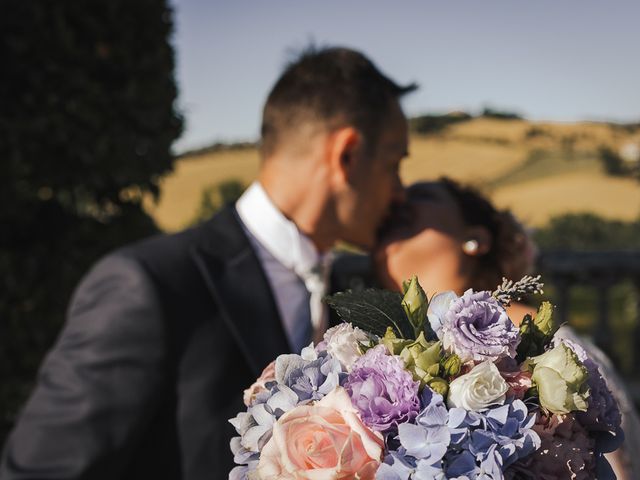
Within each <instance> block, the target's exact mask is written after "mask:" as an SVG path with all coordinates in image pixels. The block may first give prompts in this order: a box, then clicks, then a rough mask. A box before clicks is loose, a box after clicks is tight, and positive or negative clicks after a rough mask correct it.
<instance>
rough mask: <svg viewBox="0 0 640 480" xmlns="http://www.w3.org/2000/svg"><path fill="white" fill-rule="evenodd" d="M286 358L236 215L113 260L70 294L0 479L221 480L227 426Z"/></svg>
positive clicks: (226, 465) (226, 463) (227, 462)
mask: <svg viewBox="0 0 640 480" xmlns="http://www.w3.org/2000/svg"><path fill="white" fill-rule="evenodd" d="M288 350H289V346H288V344H287V341H286V337H285V334H284V331H283V328H282V325H281V322H280V319H279V317H278V313H277V308H276V305H275V302H274V300H273V296H272V293H271V291H270V287H269V284H268V282H267V279H266V277H265V274H264V272H263V270H262V268H261V266H260V264H259V262H258V259H257V257H256V255H255V253H254V251H253V249H252V248H251V245H250V244H249V241H248V239H247V238H246V236H245V234H244V231H243V230H242V227H241V225H240V223H239V219H238V217H237V214H236V212H235V209H233V208H231V207H228V208H227V209H225V210H223V211H222V212H221V213H219V214H218V215H217V216H215V217H214V218H213V219H212V220H210V221H209V222H207V223H205V224H203V225H202V226H199V227H196V228H194V229H191V230H188V231H186V232H182V233H179V234H176V235H171V236H159V237H154V238H151V239H148V240H145V241H142V242H141V243H138V244H135V245H133V246H129V247H126V248H123V249H121V250H119V251H116V252H115V253H112V254H111V255H108V256H107V257H106V258H104V259H103V260H101V261H100V262H98V263H97V264H96V265H95V266H94V268H93V269H92V270H91V271H90V272H89V273H88V275H87V276H86V277H85V278H84V280H83V281H82V282H81V284H80V285H79V287H78V289H77V291H76V292H75V294H74V297H73V299H72V302H71V306H70V309H69V312H68V318H67V322H66V325H65V327H64V330H63V331H62V333H61V335H60V337H59V338H58V341H57V343H56V345H55V346H54V348H53V349H52V351H51V352H50V353H49V354H48V356H47V358H46V359H45V362H44V363H43V366H42V367H41V371H40V373H39V378H38V382H37V386H36V388H35V390H34V392H33V394H32V396H31V398H30V399H29V401H28V402H27V404H26V406H25V408H24V411H23V413H22V416H21V418H20V419H19V421H18V423H17V425H16V427H15V429H14V431H13V433H12V434H11V436H10V438H9V440H8V441H7V444H6V446H5V451H4V454H3V460H2V465H1V466H0V478H2V479H3V480H8V479H17V478H20V479H27V478H30V479H36V478H37V479H47V478H65V479H71V478H91V479H94V478H95V479H117V478H135V479H136V480H140V479H144V478H153V479H163V478H167V479H169V478H170V479H178V478H184V479H205V478H206V479H217V478H226V477H227V475H228V472H229V470H230V469H231V467H232V466H233V460H232V455H231V453H230V449H229V440H230V438H231V437H232V436H233V435H235V431H234V429H233V427H232V426H231V425H230V424H229V423H228V422H227V420H228V419H229V418H231V417H234V416H235V415H236V414H237V413H238V412H240V411H241V410H243V409H244V406H243V404H242V391H243V389H244V388H247V387H248V386H249V385H250V384H251V383H252V382H253V381H254V380H255V378H257V376H258V375H259V374H260V373H261V371H262V369H263V368H264V367H265V366H266V365H267V364H268V363H269V362H270V361H272V360H273V359H275V357H276V356H277V355H279V354H281V353H285V352H287V351H288Z"/></svg>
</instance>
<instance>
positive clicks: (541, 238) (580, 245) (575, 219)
mask: <svg viewBox="0 0 640 480" xmlns="http://www.w3.org/2000/svg"><path fill="white" fill-rule="evenodd" d="M534 238H535V241H536V243H537V244H538V245H539V246H540V248H541V249H542V250H580V251H587V250H591V251H603V250H640V220H638V221H636V222H621V221H619V220H607V219H604V218H602V217H599V216H597V215H594V214H591V213H582V214H567V215H561V216H559V217H555V218H553V219H552V220H551V222H550V223H549V225H547V226H546V227H545V228H543V229H540V230H538V231H536V232H535V234H534Z"/></svg>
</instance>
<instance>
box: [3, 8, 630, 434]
mask: <svg viewBox="0 0 640 480" xmlns="http://www.w3.org/2000/svg"><path fill="white" fill-rule="evenodd" d="M0 1H1V2H2V10H1V11H2V12H3V13H2V15H0V39H1V42H0V53H1V54H2V58H3V59H5V62H4V65H5V67H4V68H3V72H2V75H0V105H1V106H2V108H1V110H0V273H1V279H0V280H1V282H2V284H1V286H0V415H1V416H0V444H2V443H3V440H4V438H5V436H6V434H7V433H8V431H9V429H10V428H11V425H12V423H13V421H14V419H15V416H16V414H17V412H18V411H19V408H20V406H21V404H22V402H23V401H24V399H25V398H26V396H27V395H28V393H29V391H30V388H31V386H32V384H33V380H34V377H35V375H36V371H37V367H38V365H39V363H40V361H41V360H42V357H43V355H44V354H45V352H46V350H47V349H48V348H49V347H50V346H51V344H52V343H53V342H54V341H55V338H56V335H57V332H58V331H59V329H60V326H61V324H62V322H63V321H64V312H65V309H66V306H67V303H68V301H69V298H70V295H71V293H72V291H73V287H74V286H75V284H76V283H77V282H78V281H79V279H80V278H81V276H82V274H83V273H84V272H85V271H86V270H87V268H89V266H90V265H91V264H92V263H93V262H94V261H95V260H96V259H97V258H98V257H99V256H101V255H103V254H104V253H105V252H106V251H108V250H110V249H113V248H116V247H118V246H120V245H123V244H125V243H127V242H130V241H134V240H136V239H138V238H142V237H144V236H147V235H151V234H154V233H159V232H173V231H177V230H180V229H183V228H186V227H188V226H190V225H193V224H195V223H197V222H200V221H202V220H204V219H206V218H208V217H209V216H210V215H211V214H212V213H214V212H215V211H216V210H217V209H218V208H220V206H221V205H222V204H223V203H224V202H227V201H232V200H234V199H235V198H237V197H238V196H239V195H240V194H241V193H242V191H243V189H244V188H246V186H247V185H248V184H249V183H250V182H251V181H252V180H253V179H254V178H255V176H256V174H257V170H258V162H259V160H258V153H257V149H256V146H255V142H256V140H257V139H258V132H259V126H260V115H261V108H262V104H263V102H264V100H265V97H266V94H267V92H268V90H269V89H270V88H271V86H272V84H273V82H274V81H275V80H276V78H277V76H278V75H279V73H280V72H281V70H282V68H283V67H284V65H285V64H286V62H287V61H288V60H289V59H291V58H292V57H293V56H294V55H295V53H296V52H298V51H300V50H302V49H304V48H305V47H307V46H308V45H310V44H315V45H318V46H325V45H343V46H348V47H352V48H356V49H358V50H361V51H362V52H364V53H365V54H366V55H367V56H369V57H370V58H371V59H372V60H373V61H374V62H375V63H376V64H377V65H378V66H379V67H380V68H381V70H383V71H384V72H385V73H387V74H388V75H390V76H391V77H392V78H394V79H395V80H397V81H399V82H400V83H407V82H410V81H416V82H417V83H419V84H420V86H421V89H420V90H419V91H418V92H417V93H414V94H412V95H411V96H409V97H408V98H407V99H406V101H405V103H404V108H405V112H406V113H407V115H408V116H409V117H410V127H411V143H410V157H409V158H408V160H407V161H405V162H404V165H403V166H402V177H403V180H404V181H405V182H407V183H410V182H413V181H416V180H422V179H433V178H437V177H439V176H442V175H447V176H450V177H452V178H455V179H458V180H460V181H463V182H466V183H471V184H473V185H475V186H477V187H479V188H480V189H481V190H482V191H483V192H484V193H486V194H487V195H488V196H489V197H490V198H491V199H492V200H493V201H494V202H495V203H496V204H497V205H498V206H500V207H502V208H510V209H512V210H513V212H514V213H515V214H516V215H517V216H518V217H519V218H520V219H521V220H522V221H523V222H524V223H526V224H527V225H528V226H529V227H530V228H531V229H532V234H533V236H534V238H535V240H536V241H537V242H538V245H539V247H540V249H541V256H540V261H539V267H538V269H539V271H540V272H541V273H543V275H544V280H545V281H546V283H547V285H548V288H547V289H546V295H547V296H548V297H549V298H550V299H552V300H553V301H554V302H555V303H556V304H557V305H558V312H557V314H558V320H559V321H567V322H569V323H570V324H572V325H573V326H574V327H575V328H576V329H577V330H578V331H579V332H581V333H584V334H586V335H590V336H592V338H594V339H595V341H596V342H597V343H598V344H599V345H600V346H601V347H602V348H603V349H604V350H605V351H606V352H607V353H608V354H609V355H610V356H611V358H612V359H613V361H614V362H615V364H616V365H617V366H618V368H619V370H620V372H621V373H622V374H623V375H624V376H625V378H626V379H627V380H628V384H629V385H630V387H631V389H632V391H633V392H634V394H635V398H636V402H638V401H639V400H640V389H638V385H640V384H639V381H640V373H638V372H637V370H636V369H635V367H636V365H638V364H639V363H640V354H639V353H638V351H639V350H640V348H639V347H640V322H639V321H638V319H639V316H640V94H639V92H638V85H640V64H639V63H638V62H637V61H636V60H633V59H634V58H636V57H637V48H638V46H640V29H639V28H638V18H640V4H638V3H637V2H634V1H630V0H627V1H618V2H615V3H603V2H597V1H590V0H588V1H583V0H567V1H565V2H552V1H539V2H528V3H523V2H510V1H506V0H505V1H499V0H491V1H487V2H482V3H479V2H474V1H471V0H469V1H456V2H436V1H429V0H420V1H413V0H407V1H404V2H395V3H393V4H392V3H391V2H382V1H379V2H378V1H350V2H338V1H335V0H327V1H324V2H314V3H311V2H299V1H292V0H291V1H285V0H272V1H270V2H259V1H257V0H252V1H251V0H247V1H238V2H221V1H213V2H205V1H204V0H137V1H135V2H131V1H127V0H109V1H107V0H99V1H94V2H80V1H77V0H76V1H73V0H70V1H63V2H48V1H46V0H30V1H29V2H15V1H9V0H0Z"/></svg>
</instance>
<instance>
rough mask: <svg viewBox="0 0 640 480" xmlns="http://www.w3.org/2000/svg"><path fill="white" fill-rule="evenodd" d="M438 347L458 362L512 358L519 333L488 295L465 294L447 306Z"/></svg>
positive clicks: (501, 308)
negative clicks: (458, 360)
mask: <svg viewBox="0 0 640 480" xmlns="http://www.w3.org/2000/svg"><path fill="white" fill-rule="evenodd" d="M441 333H442V343H443V345H444V347H445V349H447V350H448V351H451V352H453V353H455V354H457V355H458V356H459V357H460V360H462V361H463V362H467V361H469V360H473V361H476V362H483V361H485V360H491V361H496V360H498V359H500V358H503V357H507V356H508V357H511V358H513V357H515V355H516V347H517V346H518V343H519V342H520V332H519V331H518V328H517V327H516V326H515V325H514V324H513V322H512V321H511V319H510V318H509V316H508V315H507V312H506V311H505V309H504V308H503V307H502V305H500V303H499V302H498V301H497V300H496V299H495V298H493V297H492V296H491V293H489V292H473V291H472V290H467V291H466V292H464V294H463V295H462V296H461V297H460V298H458V299H457V300H455V301H453V302H451V304H450V307H449V309H448V311H447V312H446V313H445V314H444V319H443V323H442V332H441Z"/></svg>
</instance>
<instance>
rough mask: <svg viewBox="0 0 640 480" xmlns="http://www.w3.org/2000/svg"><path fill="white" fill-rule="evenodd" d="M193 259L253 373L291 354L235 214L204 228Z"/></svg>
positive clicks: (268, 289)
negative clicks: (286, 354) (277, 358)
mask: <svg viewBox="0 0 640 480" xmlns="http://www.w3.org/2000/svg"><path fill="white" fill-rule="evenodd" d="M201 232H202V237H201V238H200V240H199V241H198V242H197V244H196V246H195V248H194V249H193V251H192V256H193V258H194V260H195V262H196V265H197V266H198V268H199V270H200V272H201V273H202V276H203V278H204V280H205V283H206V285H207V288H208V289H209V291H210V292H211V295H212V296H213V297H214V299H215V302H216V305H218V307H219V309H220V315H221V317H222V319H223V320H224V321H225V323H226V325H227V327H228V328H229V330H230V331H231V333H232V335H233V336H234V337H235V340H236V342H237V343H238V345H240V348H241V349H242V351H243V353H244V356H245V357H246V359H247V361H248V363H249V365H250V366H251V368H252V369H253V371H254V374H255V375H256V377H258V376H259V375H260V373H261V372H262V370H263V369H264V367H266V366H267V365H268V364H269V362H271V361H273V360H275V358H276V356H278V355H280V354H282V353H287V352H289V351H290V347H289V345H288V342H287V339H286V336H285V333H284V329H283V327H282V322H281V321H280V317H279V315H278V310H277V307H276V304H275V301H274V297H273V294H272V291H271V287H270V285H269V282H268V280H267V277H266V275H265V273H264V270H263V269H262V266H261V265H260V262H259V260H258V258H257V256H256V254H255V252H254V251H253V248H252V247H251V244H250V243H249V240H248V238H247V237H246V235H245V233H244V230H243V229H242V226H241V224H240V220H239V218H238V217H237V214H236V212H235V209H234V208H232V207H227V208H225V209H224V210H223V211H221V212H220V213H219V214H218V215H216V216H215V217H214V218H213V219H211V220H210V221H209V222H207V223H206V224H205V225H203V226H202V227H201Z"/></svg>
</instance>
